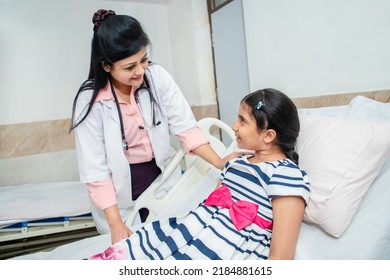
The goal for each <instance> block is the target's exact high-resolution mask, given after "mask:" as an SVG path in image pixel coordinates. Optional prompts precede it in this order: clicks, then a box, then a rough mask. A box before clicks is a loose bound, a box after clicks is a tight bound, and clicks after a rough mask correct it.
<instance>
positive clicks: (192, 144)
mask: <svg viewBox="0 0 390 280" xmlns="http://www.w3.org/2000/svg"><path fill="white" fill-rule="evenodd" d="M176 136H177V137H178V138H179V139H180V142H181V144H182V145H183V147H184V149H185V151H186V152H187V153H189V154H190V153H191V152H192V151H193V150H195V149H196V148H198V147H199V146H201V145H204V144H208V143H209V141H208V140H207V138H206V137H205V136H204V134H203V132H202V130H201V129H200V128H199V127H198V126H194V127H192V128H190V129H187V130H186V131H184V132H182V133H179V134H177V135H176Z"/></svg>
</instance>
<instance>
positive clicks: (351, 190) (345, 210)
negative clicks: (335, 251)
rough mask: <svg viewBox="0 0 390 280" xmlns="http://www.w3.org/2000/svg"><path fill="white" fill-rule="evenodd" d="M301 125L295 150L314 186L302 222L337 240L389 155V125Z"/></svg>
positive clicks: (304, 121)
mask: <svg viewBox="0 0 390 280" xmlns="http://www.w3.org/2000/svg"><path fill="white" fill-rule="evenodd" d="M360 109H361V108H360ZM300 120H301V132H300V136H299V138H298V142H297V148H296V150H297V152H298V154H299V156H300V159H299V164H300V166H301V167H302V169H304V170H305V171H306V172H307V174H308V177H309V180H310V183H311V186H312V188H311V195H310V201H309V203H308V205H307V207H306V210H305V215H304V220H305V221H307V222H309V223H314V224H317V225H319V226H320V227H321V228H322V229H324V230H325V231H326V232H328V233H329V234H331V235H332V236H334V237H340V236H341V235H342V234H343V233H344V231H345V230H346V229H347V227H348V225H349V224H350V222H351V219H352V218H353V216H354V214H355V212H356V210H357V208H358V206H359V204H360V202H361V200H362V198H363V197H364V195H365V193H366V192H367V190H368V189H369V187H370V185H371V183H372V182H373V180H374V179H375V177H376V176H377V174H378V173H379V171H380V169H381V167H382V165H383V164H384V162H385V160H386V159H387V158H388V157H389V155H390V141H389V139H390V123H385V122H382V123H375V122H368V121H355V120H346V119H337V118H331V117H324V116H315V115H304V114H300Z"/></svg>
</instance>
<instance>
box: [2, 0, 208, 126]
mask: <svg viewBox="0 0 390 280" xmlns="http://www.w3.org/2000/svg"><path fill="white" fill-rule="evenodd" d="M100 8H105V9H112V10H115V11H116V12H117V14H129V15H132V16H134V17H135V18H137V19H138V20H139V21H140V22H141V23H142V24H143V26H144V27H145V29H146V31H147V33H148V34H149V36H150V39H151V41H152V46H153V48H152V56H151V58H152V60H154V61H155V62H157V63H159V64H161V65H163V66H164V67H165V68H166V69H167V70H168V71H169V72H171V73H172V75H173V76H174V78H175V79H176V81H177V82H178V84H179V86H181V87H183V89H182V90H183V93H184V94H185V95H186V97H187V98H188V99H189V101H190V104H191V105H203V104H209V103H213V102H214V103H215V93H214V92H213V91H214V80H213V76H211V74H212V71H213V70H212V69H213V68H212V60H211V46H210V44H209V42H208V43H207V38H209V32H208V21H206V19H207V7H206V0H204V1H203V0H202V1H200V0H172V1H167V0H161V1H159V0H155V1H136V0H133V1H132V0H129V1H124V0H122V1H115V0H111V1H101V0H88V1H87V0H84V1H78V0H34V1H30V0H18V1H9V0H0V64H1V67H0V124H15V123H24V122H34V121H44V120H53V119H67V118H70V116H71V107H72V102H73V98H74V96H75V94H76V91H77V90H78V88H79V86H80V84H81V83H82V82H83V81H84V80H85V79H86V77H87V74H88V69H89V56H90V42H91V39H92V35H93V31H92V16H93V13H94V12H95V11H96V10H97V9H100ZM168 14H169V15H168ZM206 31H207V32H208V33H207V34H206V35H205V34H204V33H203V32H206ZM184 36H185V37H184ZM183 39H185V40H183ZM198 43H199V44H198ZM172 44H173V46H172ZM207 44H208V45H207ZM203 64H205V65H203ZM210 73H211V74H210ZM209 75H210V76H209ZM210 92H211V93H210ZM199 94H202V95H204V96H206V98H202V97H200V95H199Z"/></svg>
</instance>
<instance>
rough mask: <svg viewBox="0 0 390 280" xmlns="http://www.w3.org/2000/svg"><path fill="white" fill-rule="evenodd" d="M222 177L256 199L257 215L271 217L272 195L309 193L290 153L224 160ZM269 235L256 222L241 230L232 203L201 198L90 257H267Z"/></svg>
mask: <svg viewBox="0 0 390 280" xmlns="http://www.w3.org/2000/svg"><path fill="white" fill-rule="evenodd" d="M221 180H222V183H223V184H224V185H226V187H227V188H228V189H229V190H230V193H231V196H232V200H233V201H235V202H236V201H241V200H244V201H249V202H252V203H255V204H257V205H258V206H259V207H258V210H257V215H258V216H259V217H260V218H262V219H263V220H265V221H266V222H269V223H272V220H273V214H272V199H273V198H274V197H278V196H291V195H292V196H301V197H303V199H304V200H305V202H306V203H307V202H308V199H309V193H310V189H309V187H310V186H309V182H308V178H307V175H306V173H305V172H304V171H302V170H300V169H299V167H298V166H297V165H296V164H294V163H293V162H292V161H291V160H289V159H284V160H279V161H274V162H262V163H257V164H252V163H250V162H249V161H248V159H247V158H246V157H240V158H236V159H234V160H231V161H230V162H228V163H227V164H226V166H225V168H224V170H223V171H222V173H221ZM256 207H257V206H256ZM271 235H272V229H266V228H262V227H260V226H258V225H257V224H255V223H252V224H249V225H248V226H246V227H245V228H243V229H241V230H238V229H237V228H236V227H235V225H234V224H233V222H232V219H231V217H230V215H229V209H228V208H222V207H221V206H207V205H205V202H204V201H203V202H202V203H200V204H199V206H198V207H197V208H196V209H194V210H193V211H191V212H189V213H188V214H187V215H185V216H181V217H172V218H167V219H162V220H157V221H154V222H151V223H148V224H146V225H145V226H143V227H142V228H141V229H139V230H137V231H136V232H134V233H133V235H131V236H130V237H129V238H127V239H124V240H122V241H119V242H117V243H115V244H114V245H112V246H111V247H109V248H108V249H107V250H106V251H104V252H103V253H100V254H97V255H94V256H91V257H90V258H89V259H137V260H143V259H152V260H153V259H196V260H203V259H212V260H233V259H267V257H268V254H269V248H270V242H271Z"/></svg>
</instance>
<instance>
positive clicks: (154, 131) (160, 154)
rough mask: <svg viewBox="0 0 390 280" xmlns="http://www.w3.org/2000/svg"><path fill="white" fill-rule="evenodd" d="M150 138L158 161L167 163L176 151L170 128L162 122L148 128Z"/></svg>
mask: <svg viewBox="0 0 390 280" xmlns="http://www.w3.org/2000/svg"><path fill="white" fill-rule="evenodd" d="M148 133H149V138H150V141H151V144H152V148H153V153H154V156H155V158H156V161H157V162H158V163H163V164H164V166H165V165H166V161H167V160H170V158H171V157H172V156H173V154H174V153H175V150H174V149H173V148H172V145H171V140H170V135H169V129H168V127H167V126H165V125H164V124H162V123H160V124H159V125H156V126H154V127H152V128H150V129H149V130H148Z"/></svg>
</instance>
